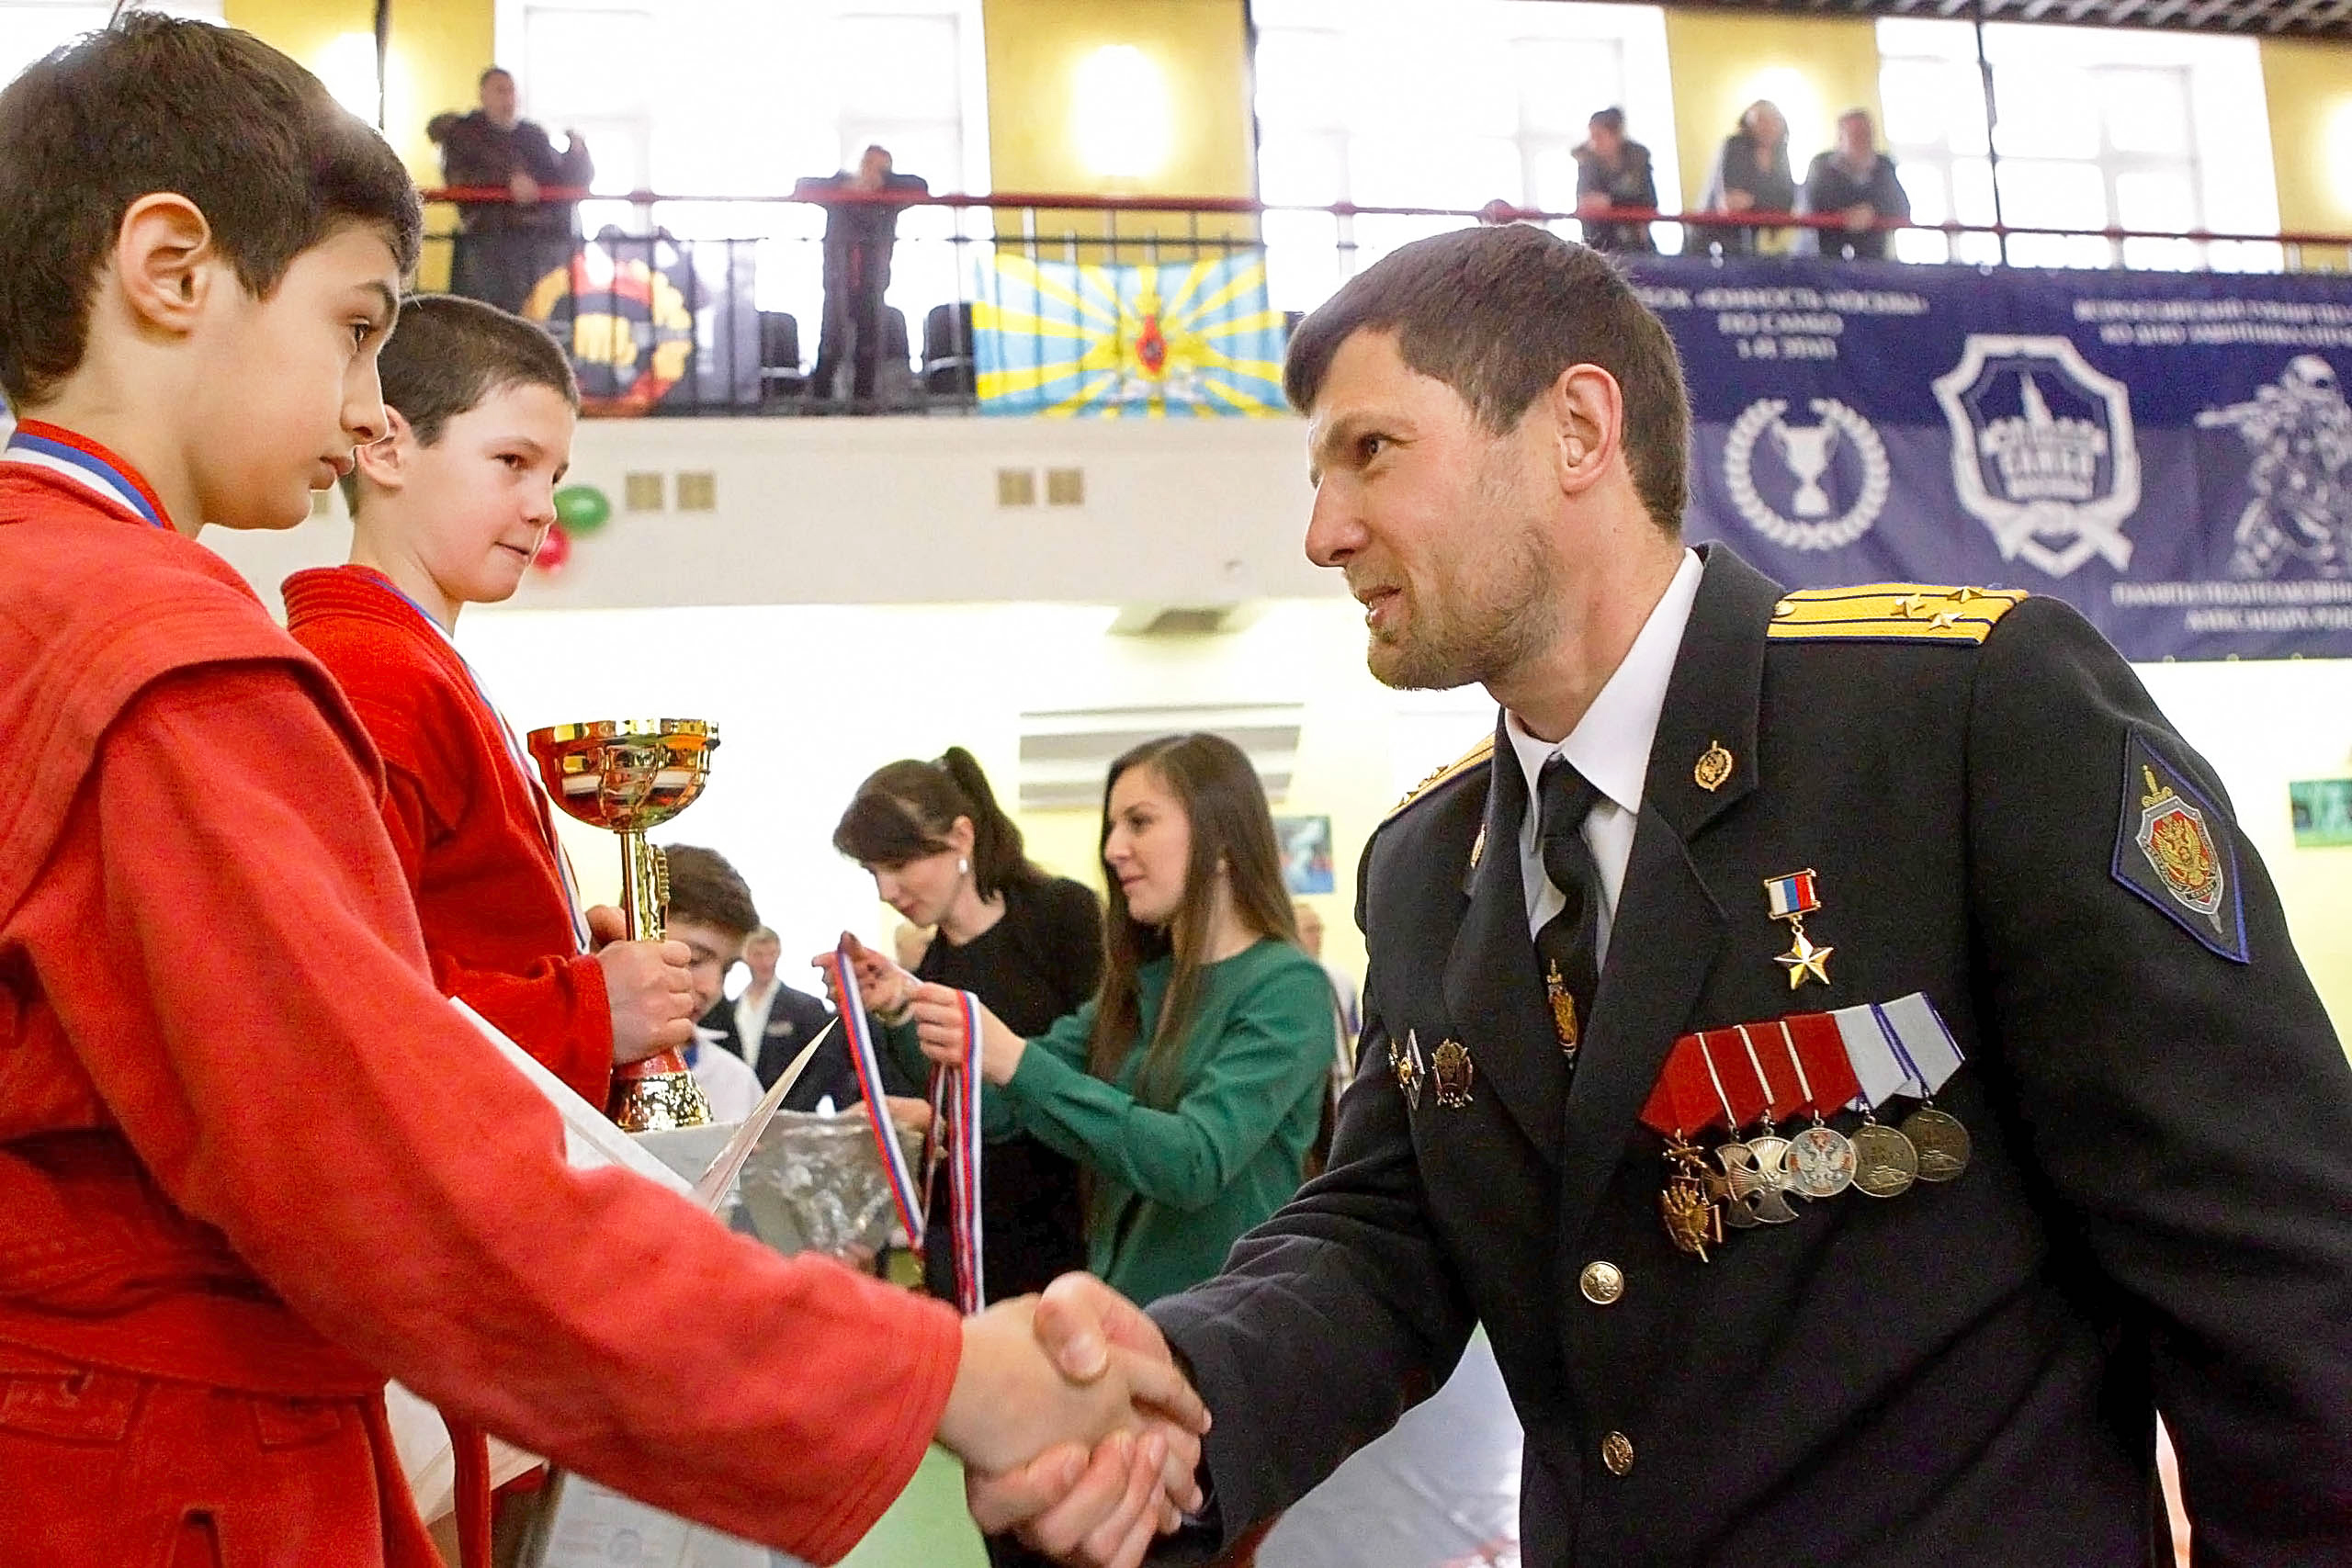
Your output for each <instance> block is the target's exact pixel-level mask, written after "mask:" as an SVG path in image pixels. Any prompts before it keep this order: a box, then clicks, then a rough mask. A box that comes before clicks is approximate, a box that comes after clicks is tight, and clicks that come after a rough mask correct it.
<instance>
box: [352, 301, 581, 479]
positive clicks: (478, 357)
mask: <svg viewBox="0 0 2352 1568" xmlns="http://www.w3.org/2000/svg"><path fill="white" fill-rule="evenodd" d="M377 364H378V368H379V375H381V377H382V378H383V382H384V406H385V407H386V408H393V409H398V410H400V412H401V418H402V419H404V420H406V421H408V423H409V428H410V429H411V430H413V431H414V432H415V433H416V439H417V444H418V445H419V446H432V445H433V444H434V443H435V442H436V441H438V440H440V439H441V432H442V431H443V430H444V429H445V428H447V425H448V423H449V422H450V421H451V420H453V419H455V418H457V417H458V415H459V414H461V413H464V412H467V411H468V410H469V409H472V408H476V407H479V406H480V405H481V402H482V400H484V399H486V398H488V397H489V396H490V395H491V394H492V393H493V392H501V391H503V390H505V389H507V388H509V387H545V388H547V389H548V390H549V391H551V392H558V393H560V394H561V395H562V397H563V400H564V401H566V402H568V403H570V404H571V408H572V412H575V413H576V412H579V409H580V383H579V381H578V380H577V379H576V378H574V377H573V376H572V374H571V361H570V360H568V359H566V358H565V357H564V356H563V350H562V349H561V348H560V347H559V346H558V345H557V344H556V341H555V339H553V338H551V337H549V336H548V334H547V332H546V330H545V329H544V328H541V327H539V326H537V325H536V324H535V323H533V322H530V321H525V320H524V319H523V318H522V317H520V316H511V315H508V314H507V313H506V312H505V311H503V310H500V309H499V308H498V307H497V306H495V305H485V304H483V303H482V302H481V300H479V299H460V298H459V297H458V296H457V295H455V294H418V295H414V296H412V297H411V298H409V299H403V300H401V313H400V320H399V322H398V324H397V325H396V326H395V327H394V329H393V332H392V335H391V337H390V340H388V341H387V342H386V343H385V344H384V354H383V357H382V358H381V359H380V360H379V361H378V362H377ZM343 499H344V501H345V504H347V505H349V506H350V507H351V509H352V512H353V513H354V514H355V515H356V514H357V513H358V510H359V475H358V472H357V470H356V469H355V470H354V471H353V472H351V473H348V474H345V476H344V477H343Z"/></svg>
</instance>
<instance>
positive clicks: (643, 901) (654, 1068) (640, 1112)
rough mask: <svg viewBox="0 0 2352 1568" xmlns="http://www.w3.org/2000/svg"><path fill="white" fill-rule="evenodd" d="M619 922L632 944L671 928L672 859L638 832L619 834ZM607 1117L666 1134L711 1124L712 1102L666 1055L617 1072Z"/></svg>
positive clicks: (679, 1061)
mask: <svg viewBox="0 0 2352 1568" xmlns="http://www.w3.org/2000/svg"><path fill="white" fill-rule="evenodd" d="M620 838H621V920H622V924H623V926H624V929H626V931H628V938H629V940H630V941H632V942H659V941H661V940H662V934H663V933H664V932H665V931H667V930H668V929H669V924H670V860H669V857H668V856H667V855H664V854H663V853H662V851H661V848H660V846H658V845H655V844H649V843H647V842H646V841H645V834H644V833H643V832H642V831H641V830H639V829H634V828H631V829H623V830H622V832H621V836H620ZM605 1115H607V1116H609V1117H611V1118H612V1119H613V1121H614V1122H615V1123H616V1125H618V1126H619V1127H620V1129H621V1130H622V1131H623V1132H627V1133H665V1132H668V1131H669V1130H671V1129H672V1128H673V1127H700V1126H703V1125H704V1124H706V1123H707V1122H709V1121H710V1102H709V1101H708V1100H705V1099H704V1098H703V1093H702V1086H701V1085H699V1084H697V1083H695V1079H694V1075H693V1074H692V1073H691V1072H689V1071H687V1069H686V1059H685V1057H684V1056H683V1055H680V1054H679V1053H677V1052H675V1051H663V1052H662V1053H660V1054H659V1055H652V1056H648V1057H646V1058H645V1060H643V1061H641V1062H631V1063H630V1064H629V1065H628V1066H624V1067H616V1068H615V1069H614V1071H613V1091H612V1095H611V1098H610V1099H609V1100H607V1101H606V1103H605Z"/></svg>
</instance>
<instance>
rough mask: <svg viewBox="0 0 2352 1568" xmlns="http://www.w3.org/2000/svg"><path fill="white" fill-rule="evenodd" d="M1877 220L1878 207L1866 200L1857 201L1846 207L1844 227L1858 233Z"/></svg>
mask: <svg viewBox="0 0 2352 1568" xmlns="http://www.w3.org/2000/svg"><path fill="white" fill-rule="evenodd" d="M1877 221H1878V209H1877V208H1875V207H1872V206H1871V204H1870V203H1869V202H1867V201H1858V202H1856V203H1854V205H1853V206H1851V207H1849V208H1848V209H1846V227H1847V228H1849V229H1850V230H1852V231H1854V232H1856V233H1858V234H1859V233H1860V232H1861V231H1863V230H1865V229H1867V228H1869V227H1870V226H1871V224H1873V223H1875V222H1877Z"/></svg>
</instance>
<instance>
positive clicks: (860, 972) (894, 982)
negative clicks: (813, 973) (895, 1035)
mask: <svg viewBox="0 0 2352 1568" xmlns="http://www.w3.org/2000/svg"><path fill="white" fill-rule="evenodd" d="M842 946H843V947H844V948H846V949H848V950H849V969H850V974H849V978H850V983H851V984H852V985H854V986H855V987H857V1000H858V1005H859V1006H861V1007H863V1008H865V1010H866V1011H868V1012H870V1013H873V1014H874V1015H875V1016H876V1017H877V1018H879V1019H881V1020H882V1021H884V1022H885V1023H895V1022H897V1021H899V1016H900V1015H901V1014H903V1013H904V1012H905V1011H906V1010H907V1003H908V1001H909V1000H910V999H911V998H913V996H914V993H915V987H917V986H918V985H919V984H921V982H920V981H918V980H916V978H915V977H914V976H912V975H910V974H908V973H907V972H906V971H905V970H903V969H901V968H899V966H898V964H894V963H893V962H891V961H890V960H889V959H888V958H886V957H884V956H883V955H882V954H881V953H876V952H875V951H874V950H873V949H872V948H870V947H868V946H866V945H865V943H864V942H860V941H858V940H857V938H855V937H854V936H852V935H851V934H850V933H849V932H847V931H843V932H842ZM829 957H831V954H830V953H818V954H817V955H816V956H815V957H814V958H811V959H810V960H809V964H810V965H811V966H812V967H813V966H814V965H816V964H821V963H823V962H824V961H825V960H826V959H827V958H829ZM833 999H834V1000H835V1001H836V1002H845V1001H846V1000H847V998H841V997H836V998H833Z"/></svg>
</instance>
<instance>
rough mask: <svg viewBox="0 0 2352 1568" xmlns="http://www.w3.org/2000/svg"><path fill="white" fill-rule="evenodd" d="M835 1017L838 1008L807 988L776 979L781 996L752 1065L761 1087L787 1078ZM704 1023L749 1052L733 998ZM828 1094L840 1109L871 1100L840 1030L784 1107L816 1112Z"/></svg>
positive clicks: (729, 1044)
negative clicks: (799, 988)
mask: <svg viewBox="0 0 2352 1568" xmlns="http://www.w3.org/2000/svg"><path fill="white" fill-rule="evenodd" d="M831 1021H833V1010H832V1009H831V1008H829V1007H827V1006H826V1005H825V1004H824V1003H822V1002H820V1001H819V1000H818V999H817V998H814V997H812V996H810V995H809V994H808V993H807V992H805V991H796V990H794V989H793V988H792V987H789V986H787V985H786V984H784V983H783V982H782V981H780V980H779V981H778V982H776V987H775V1001H774V1002H773V1003H771V1004H770V1005H769V1007H768V1027H767V1033H766V1035H765V1037H764V1038H763V1039H762V1041H761V1043H760V1055H759V1060H758V1061H756V1062H755V1063H753V1064H752V1067H753V1070H754V1071H755V1072H756V1073H758V1075H759V1079H760V1087H761V1088H762V1089H774V1088H775V1080H776V1079H778V1078H780V1077H783V1076H784V1069H785V1068H786V1067H788V1066H791V1065H792V1059H793V1058H794V1057H795V1056H797V1055H800V1051H801V1047H803V1046H805V1045H807V1044H808V1043H809V1040H810V1038H811V1037H812V1036H814V1035H815V1034H816V1032H818V1031H819V1030H820V1029H822V1028H824V1027H825V1025H827V1024H828V1023H831ZM702 1026H703V1027H704V1028H705V1029H715V1030H717V1031H718V1033H719V1041H718V1043H720V1044H722V1045H724V1046H726V1047H727V1048H728V1049H729V1051H732V1052H734V1053H735V1055H738V1056H741V1055H743V1041H742V1037H741V1033H740V1032H738V1031H737V1030H736V1027H735V1004H734V1003H733V1002H731V1001H729V1000H728V999H726V998H723V997H722V998H719V1002H718V1006H717V1007H714V1008H712V1009H711V1010H709V1011H708V1012H707V1013H705V1014H703V1019H702ZM827 1095H831V1096H832V1097H833V1108H834V1109H835V1110H837V1111H838V1110H842V1109H844V1108H846V1107H848V1106H852V1105H855V1104H858V1103H859V1102H860V1101H862V1100H865V1095H864V1094H863V1093H862V1092H860V1090H859V1089H858V1087H857V1072H856V1069H855V1068H854V1067H852V1066H850V1062H849V1048H848V1046H847V1045H846V1044H845V1043H843V1042H842V1037H841V1031H839V1030H835V1031H834V1032H833V1037H832V1038H831V1039H830V1040H828V1041H826V1042H825V1043H823V1044H822V1045H820V1046H819V1047H818V1048H817V1054H816V1055H814V1056H812V1057H810V1058H809V1067H808V1070H807V1071H805V1072H803V1073H802V1074H801V1075H800V1081H799V1082H797V1083H796V1084H794V1085H793V1086H792V1092H791V1093H790V1094H787V1095H786V1096H785V1097H784V1106H783V1109H784V1110H786V1111H814V1110H816V1109H817V1101H819V1100H822V1099H823V1098H824V1097H825V1096H827Z"/></svg>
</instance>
